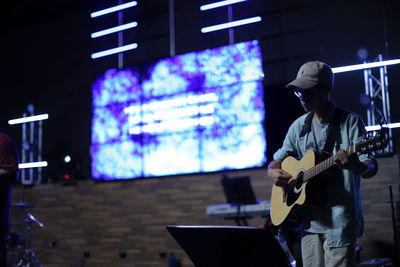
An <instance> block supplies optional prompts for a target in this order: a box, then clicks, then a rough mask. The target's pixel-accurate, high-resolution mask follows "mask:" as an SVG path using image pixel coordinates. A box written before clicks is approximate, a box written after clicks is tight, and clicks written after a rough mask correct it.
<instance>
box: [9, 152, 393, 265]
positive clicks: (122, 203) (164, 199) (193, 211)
mask: <svg viewBox="0 0 400 267" xmlns="http://www.w3.org/2000/svg"><path fill="white" fill-rule="evenodd" d="M378 160H379V163H380V171H379V173H378V175H377V176H376V177H374V178H373V179H370V180H363V181H362V197H363V206H364V217H365V232H366V234H365V235H364V236H363V237H362V238H360V239H359V242H358V243H359V245H361V246H362V248H363V250H362V257H363V259H370V258H375V257H388V256H390V250H388V249H387V248H390V247H392V246H393V235H392V227H391V212H390V205H389V204H388V203H387V201H388V200H389V194H388V189H387V185H388V184H389V183H392V184H393V185H394V193H395V199H399V195H398V191H397V185H398V184H399V167H398V159H397V156H396V157H390V158H380V159H378ZM243 175H248V176H250V178H251V182H252V185H253V188H254V191H255V193H256V196H257V198H258V199H259V200H264V199H269V197H270V191H271V182H270V181H267V179H266V178H265V170H263V169H255V170H246V171H235V172H230V173H229V172H228V176H229V177H236V176H243ZM220 179H221V174H219V173H218V174H207V175H187V176H174V177H165V178H152V179H140V180H129V181H121V182H104V183H94V182H92V181H90V180H85V181H79V183H78V184H77V185H75V186H62V185H60V184H57V183H56V184H46V185H41V186H36V187H28V188H26V187H25V188H22V187H15V188H14V191H13V202H14V203H15V202H20V201H21V200H22V199H23V201H24V202H27V203H30V204H33V205H34V207H33V208H32V209H27V212H31V213H32V214H33V215H34V216H35V217H37V218H38V219H40V220H41V221H42V222H43V223H44V225H45V226H44V227H43V228H39V227H38V226H37V225H35V226H34V229H33V236H32V240H33V242H32V246H33V249H34V250H35V252H36V253H37V254H38V257H39V259H40V261H41V263H42V264H43V265H45V266H75V265H76V266H81V265H80V263H79V262H80V260H81V259H82V258H83V252H84V251H89V252H90V258H88V259H87V261H86V263H85V265H84V266H115V267H117V266H135V267H142V266H168V261H167V259H163V258H161V257H160V256H159V251H161V250H165V251H167V252H174V253H175V254H176V257H177V258H179V259H180V260H181V262H182V265H183V266H193V265H192V264H191V262H190V260H189V259H188V257H187V256H186V255H185V254H184V252H183V251H182V250H181V249H180V247H179V245H177V243H176V242H175V240H174V239H173V238H172V237H171V236H170V235H169V233H168V232H167V231H166V228H165V226H166V225H168V224H184V225H234V222H233V221H227V220H218V219H211V218H208V217H207V216H206V214H205V209H206V207H207V206H208V205H214V204H221V203H225V197H224V195H223V192H222V188H221V186H220ZM23 214H24V213H23V211H22V210H21V209H20V208H13V209H12V226H13V229H12V230H13V231H20V229H21V227H22V226H21V219H22V218H23V217H24V215H23ZM264 222H265V219H264V218H254V219H252V220H250V221H249V223H250V225H253V226H256V225H263V224H264ZM54 239H55V240H57V244H56V246H54V247H51V246H50V245H49V243H51V242H50V241H51V240H54ZM120 250H124V251H126V258H120V255H119V252H120ZM78 263H79V264H78Z"/></svg>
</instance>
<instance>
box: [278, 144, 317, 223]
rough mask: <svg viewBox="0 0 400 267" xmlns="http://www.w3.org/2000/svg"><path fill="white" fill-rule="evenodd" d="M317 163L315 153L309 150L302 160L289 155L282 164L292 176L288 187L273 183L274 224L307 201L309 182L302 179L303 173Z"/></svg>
mask: <svg viewBox="0 0 400 267" xmlns="http://www.w3.org/2000/svg"><path fill="white" fill-rule="evenodd" d="M314 165H315V153H314V151H312V150H309V151H307V153H306V154H305V155H304V156H303V158H302V159H301V160H299V161H298V160H296V159H295V158H294V157H287V158H285V159H284V161H283V162H282V164H281V168H282V169H283V170H284V171H286V172H288V173H290V175H291V176H292V178H291V179H290V180H289V183H288V186H287V187H286V188H283V187H280V186H276V185H273V187H272V195H271V221H272V223H273V224H274V225H276V226H278V225H280V224H281V223H282V222H283V221H285V219H286V218H287V217H288V215H289V214H290V212H291V211H292V209H293V208H294V207H295V205H303V204H304V203H305V201H306V186H307V182H303V181H302V179H301V176H302V173H303V172H305V171H306V170H308V169H311V168H312V167H314Z"/></svg>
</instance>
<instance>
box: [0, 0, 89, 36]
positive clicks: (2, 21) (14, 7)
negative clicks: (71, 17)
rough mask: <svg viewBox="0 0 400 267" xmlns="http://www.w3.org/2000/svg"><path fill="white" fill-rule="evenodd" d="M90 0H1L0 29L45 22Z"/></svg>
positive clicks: (81, 6) (84, 6)
mask: <svg viewBox="0 0 400 267" xmlns="http://www.w3.org/2000/svg"><path fill="white" fill-rule="evenodd" d="M91 2H92V0H19V1H13V0H8V1H2V2H1V4H0V6H1V8H0V30H1V31H8V30H13V29H17V28H21V27H25V26H29V25H33V24H39V23H45V22H48V21H51V20H55V19H58V18H60V17H62V16H64V15H67V14H69V13H72V12H75V11H77V10H79V9H82V8H88V7H89V6H90V3H91Z"/></svg>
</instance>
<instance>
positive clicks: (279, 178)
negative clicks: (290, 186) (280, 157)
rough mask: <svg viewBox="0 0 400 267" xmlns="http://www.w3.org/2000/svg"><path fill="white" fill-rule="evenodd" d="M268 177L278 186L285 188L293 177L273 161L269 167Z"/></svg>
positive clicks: (277, 162)
mask: <svg viewBox="0 0 400 267" xmlns="http://www.w3.org/2000/svg"><path fill="white" fill-rule="evenodd" d="M267 177H268V178H269V179H271V180H272V181H273V183H274V185H276V186H280V187H285V186H286V185H287V183H288V181H289V180H290V178H292V176H291V175H290V174H289V173H287V172H285V171H284V170H282V169H281V163H280V162H279V161H276V160H273V161H271V163H270V164H269V165H268V169H267Z"/></svg>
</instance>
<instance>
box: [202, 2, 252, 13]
mask: <svg viewBox="0 0 400 267" xmlns="http://www.w3.org/2000/svg"><path fill="white" fill-rule="evenodd" d="M244 1H247V0H225V1H219V2H215V3H212V4H207V5H202V6H200V10H201V11H205V10H209V9H213V8H217V7H222V6H227V5H232V4H236V3H240V2H244Z"/></svg>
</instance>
